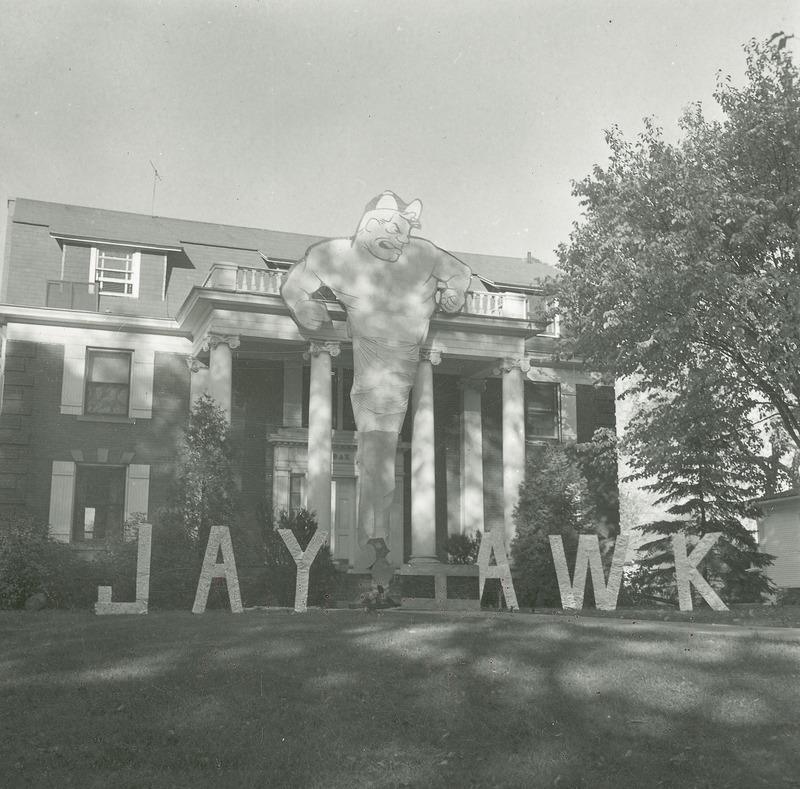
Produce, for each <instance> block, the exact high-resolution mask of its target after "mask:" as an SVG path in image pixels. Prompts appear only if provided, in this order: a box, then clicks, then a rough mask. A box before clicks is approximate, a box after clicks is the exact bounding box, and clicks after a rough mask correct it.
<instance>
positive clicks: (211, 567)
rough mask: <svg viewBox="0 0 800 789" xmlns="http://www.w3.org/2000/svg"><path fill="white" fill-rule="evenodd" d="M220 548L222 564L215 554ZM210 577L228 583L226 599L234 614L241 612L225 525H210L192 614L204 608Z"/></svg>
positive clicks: (237, 580) (230, 544)
mask: <svg viewBox="0 0 800 789" xmlns="http://www.w3.org/2000/svg"><path fill="white" fill-rule="evenodd" d="M220 548H221V549H222V564H217V556H218V554H219V551H220ZM212 578H224V579H225V581H226V583H227V584H228V599H229V600H230V602H231V611H232V612H233V613H234V614H241V613H242V597H241V595H240V594H239V576H238V575H237V574H236V562H235V561H234V558H233V543H232V542H231V530H230V529H229V528H228V527H227V526H212V527H211V532H210V534H209V535H208V545H207V546H206V556H205V559H203V567H202V568H201V570H200V580H199V581H198V582H197V594H196V595H195V598H194V605H193V606H192V613H193V614H202V613H203V612H204V611H205V610H206V603H207V602H208V593H209V591H210V590H211V579H212Z"/></svg>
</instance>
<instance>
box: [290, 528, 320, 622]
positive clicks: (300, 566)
mask: <svg viewBox="0 0 800 789" xmlns="http://www.w3.org/2000/svg"><path fill="white" fill-rule="evenodd" d="M278 534H280V535H281V539H282V540H283V541H284V542H285V543H286V547H287V548H288V549H289V553H291V554H292V558H293V559H294V563H295V564H296V565H297V583H296V584H295V591H294V610H295V611H296V612H297V613H303V611H306V610H308V605H307V603H308V576H309V573H310V572H311V564H312V563H313V561H314V559H315V558H316V556H317V553H318V552H319V549H320V548H321V547H322V545H323V543H324V542H325V541H326V540H327V539H328V532H326V531H320V530H319V529H317V531H315V532H314V536H313V537H312V538H311V541H310V542H309V543H308V545H307V546H306V549H305V551H304V550H303V549H302V548H301V547H300V543H298V542H297V538H296V537H295V536H294V534H293V533H292V530H291V529H278Z"/></svg>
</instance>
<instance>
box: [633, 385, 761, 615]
mask: <svg viewBox="0 0 800 789" xmlns="http://www.w3.org/2000/svg"><path fill="white" fill-rule="evenodd" d="M721 395H722V393H721V391H720V389H719V388H718V382H717V381H716V379H715V377H714V374H713V372H712V371H709V370H697V371H692V372H691V373H690V374H689V375H688V376H687V380H685V381H683V382H682V386H681V390H680V394H678V395H676V396H673V395H668V394H665V393H664V392H654V393H651V398H650V403H649V407H648V408H647V409H645V410H643V411H641V412H640V413H639V414H637V415H636V416H635V417H634V419H633V420H632V422H631V425H630V428H631V429H630V431H629V433H628V436H627V437H626V439H625V447H626V449H627V450H628V452H629V453H630V457H631V460H632V462H633V465H634V466H635V467H636V468H638V472H637V473H636V474H634V475H633V479H639V480H655V481H651V482H649V483H648V484H645V486H644V487H645V488H646V489H649V490H652V491H654V492H655V493H656V494H658V496H659V498H658V503H659V504H669V505H670V506H669V508H668V509H667V512H668V513H669V514H670V515H671V516H674V518H673V519H671V520H660V521H657V522H654V523H648V524H644V525H643V526H642V527H641V529H642V532H643V533H644V534H645V535H647V536H650V537H651V541H650V542H649V543H648V544H647V545H645V546H644V548H643V549H642V551H643V554H644V555H643V557H642V559H641V565H642V566H643V567H644V568H645V569H646V570H647V584H648V585H650V587H651V589H653V590H656V591H658V593H659V594H660V595H662V596H671V597H677V588H676V586H675V575H674V569H673V568H674V563H673V561H672V550H673V548H672V543H671V540H670V537H671V535H673V534H675V533H676V532H684V533H685V534H687V536H689V541H690V543H691V542H693V541H694V542H696V541H697V540H699V539H700V538H701V537H703V536H704V535H705V534H708V533H712V532H721V533H722V535H723V539H721V540H719V541H718V542H717V543H716V545H715V546H714V548H713V551H712V554H710V555H709V557H708V558H707V559H706V560H705V563H704V565H703V566H704V567H705V568H706V570H705V571H706V573H707V574H708V576H709V578H708V579H707V580H709V581H711V582H712V585H716V586H717V587H718V588H720V587H722V588H724V592H725V596H726V597H727V599H728V601H731V600H733V601H741V602H754V601H759V600H760V599H761V595H762V594H765V593H767V592H769V591H770V583H769V581H768V580H767V578H766V577H765V576H764V575H763V574H762V573H761V572H760V570H761V569H762V568H764V567H766V566H768V565H769V564H771V562H772V560H773V559H774V557H772V556H770V555H768V554H763V553H759V551H758V545H757V543H756V540H755V536H754V534H753V533H752V532H751V531H750V530H749V529H748V528H747V527H746V525H745V523H746V521H747V519H752V518H754V517H755V515H756V514H757V509H756V507H755V505H754V504H753V499H754V498H755V497H756V496H757V495H759V493H760V491H762V490H763V489H764V487H765V484H766V477H767V475H768V474H769V473H770V466H769V463H768V462H767V459H766V458H761V457H760V456H759V454H758V451H759V445H758V442H757V441H756V440H754V438H753V436H752V434H751V433H750V432H749V431H748V429H747V428H748V422H749V420H748V413H747V412H746V411H744V410H742V409H741V408H738V409H737V408H736V407H735V406H734V407H731V406H730V405H729V404H728V403H727V402H726V401H725V400H723V398H722V396H721ZM757 461H764V462H763V463H762V462H757ZM714 582H716V583H714Z"/></svg>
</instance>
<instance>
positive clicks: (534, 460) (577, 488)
mask: <svg viewBox="0 0 800 789" xmlns="http://www.w3.org/2000/svg"><path fill="white" fill-rule="evenodd" d="M613 468H616V444H615V441H614V440H613V435H609V432H607V431H598V433H597V434H596V435H595V439H594V440H593V441H592V442H591V445H590V446H581V445H556V446H547V447H545V448H543V449H542V450H541V451H534V450H531V451H529V453H528V460H527V464H526V469H525V480H524V482H523V484H522V485H521V487H520V498H519V503H518V504H517V507H516V509H515V511H514V519H515V521H516V525H517V535H516V537H515V538H514V541H513V542H512V545H511V557H512V561H513V567H514V585H515V587H516V592H517V597H518V599H519V601H520V603H521V604H522V605H530V606H554V605H560V600H561V596H560V593H559V589H558V580H557V578H556V572H555V565H554V563H553V555H552V551H551V548H550V541H549V535H551V534H553V535H556V534H560V535H561V538H562V540H563V545H564V551H565V554H566V556H567V560H568V561H573V560H574V556H575V552H576V550H577V547H578V536H579V535H581V534H597V535H598V536H600V538H601V546H602V548H603V549H604V552H605V550H607V549H608V547H610V542H611V541H612V540H613V539H614V537H615V536H616V533H617V531H618V529H619V520H618V518H617V520H616V521H614V520H613V515H612V513H613V509H614V506H615V503H616V501H617V499H616V494H614V493H613V491H615V490H616V477H614V478H613V479H610V478H609V475H610V473H611V469H613ZM589 480H591V484H590V481H589ZM605 484H608V485H609V490H604V489H603V485H605ZM598 486H599V487H598ZM616 506H617V507H618V505H616ZM588 597H589V596H588V595H587V599H588Z"/></svg>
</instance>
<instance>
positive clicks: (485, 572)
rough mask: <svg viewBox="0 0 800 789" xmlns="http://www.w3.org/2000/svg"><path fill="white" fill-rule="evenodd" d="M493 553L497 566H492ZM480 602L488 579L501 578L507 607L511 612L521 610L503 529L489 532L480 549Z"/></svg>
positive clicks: (482, 540)
mask: <svg viewBox="0 0 800 789" xmlns="http://www.w3.org/2000/svg"><path fill="white" fill-rule="evenodd" d="M492 551H494V559H495V562H496V564H494V565H490V564H489V562H490V561H491V560H492ZM476 563H477V565H478V600H480V599H481V598H482V597H483V587H484V584H485V583H486V579H487V578H499V579H500V587H501V588H502V590H503V594H504V595H505V598H506V605H507V606H508V609H509V610H510V611H513V610H514V609H515V608H516V609H517V610H519V605H518V603H517V593H516V591H515V589H514V581H513V580H512V578H511V568H510V567H509V565H508V555H507V554H506V546H505V544H504V543H503V532H502V530H501V529H493V530H492V531H487V532H486V533H485V534H484V535H483V537H482V538H481V547H480V548H478V560H477V562H476Z"/></svg>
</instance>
